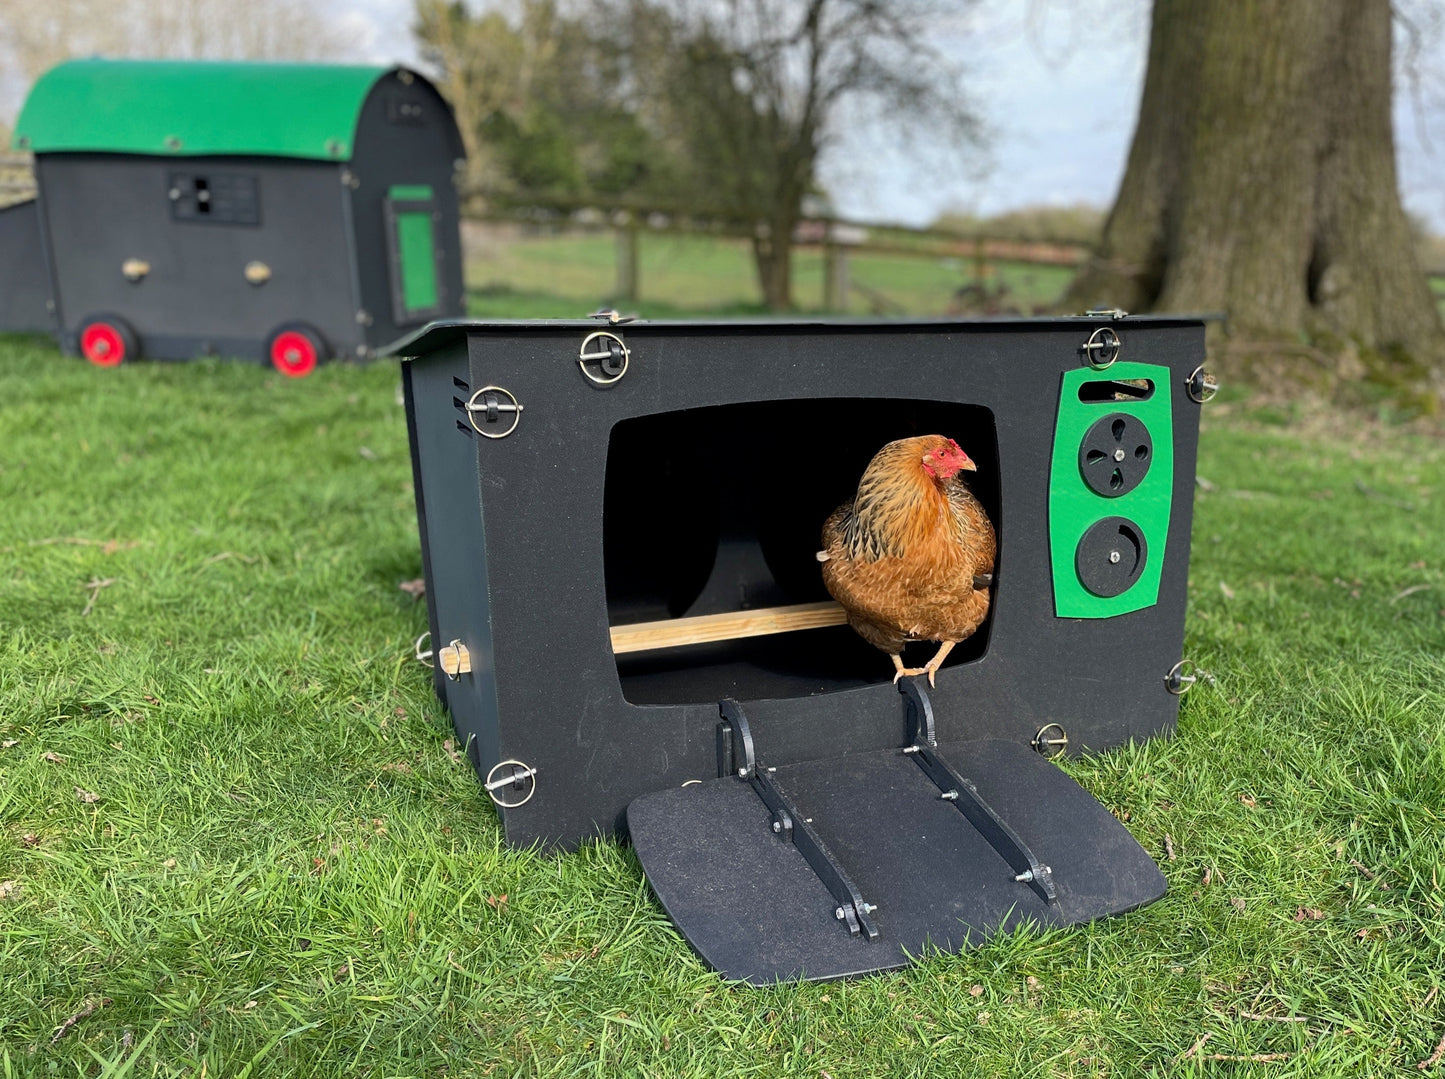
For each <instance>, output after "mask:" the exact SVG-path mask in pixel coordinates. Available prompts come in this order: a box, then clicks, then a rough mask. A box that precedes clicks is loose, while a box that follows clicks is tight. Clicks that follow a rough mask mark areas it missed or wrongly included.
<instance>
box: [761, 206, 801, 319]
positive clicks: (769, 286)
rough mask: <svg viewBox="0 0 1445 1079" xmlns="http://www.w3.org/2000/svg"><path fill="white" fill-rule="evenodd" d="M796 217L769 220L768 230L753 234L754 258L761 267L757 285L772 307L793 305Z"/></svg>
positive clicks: (770, 307) (778, 308) (769, 307)
mask: <svg viewBox="0 0 1445 1079" xmlns="http://www.w3.org/2000/svg"><path fill="white" fill-rule="evenodd" d="M796 224H797V222H796V221H794V220H787V221H780V220H777V219H774V220H773V221H771V222H769V224H768V227H767V229H766V231H765V232H762V233H759V234H758V235H757V236H754V237H753V261H754V262H755V263H756V264H757V268H758V286H759V287H760V288H761V289H762V291H763V303H764V304H766V305H767V308H768V310H769V311H791V310H792V308H793V227H794V225H796Z"/></svg>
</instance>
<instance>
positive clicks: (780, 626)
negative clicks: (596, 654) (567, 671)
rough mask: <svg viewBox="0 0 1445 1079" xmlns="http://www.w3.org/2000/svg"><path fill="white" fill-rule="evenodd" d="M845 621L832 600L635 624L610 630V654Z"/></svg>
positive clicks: (828, 624) (814, 626)
mask: <svg viewBox="0 0 1445 1079" xmlns="http://www.w3.org/2000/svg"><path fill="white" fill-rule="evenodd" d="M847 620H848V616H847V615H846V614H845V613H844V612H843V608H842V607H840V606H838V605H837V604H836V603H834V602H833V601H832V600H828V601H826V602H824V603H799V604H796V605H794V606H790V607H760V608H758V609H757V610H755V611H726V612H724V613H722V614H700V615H695V616H693V617H691V618H666V619H663V620H662V621H660V622H635V623H633V624H632V625H630V626H613V627H612V651H613V652H614V653H615V654H617V655H621V654H622V653H624V652H642V651H644V650H646V649H649V648H680V647H682V646H683V645H688V644H708V643H710V642H712V641H731V640H735V639H737V638H739V637H763V636H766V635H767V634H770V633H791V632H792V631H793V630H796V629H821V628H822V627H824V626H841V625H843V623H845V622H846V621H847Z"/></svg>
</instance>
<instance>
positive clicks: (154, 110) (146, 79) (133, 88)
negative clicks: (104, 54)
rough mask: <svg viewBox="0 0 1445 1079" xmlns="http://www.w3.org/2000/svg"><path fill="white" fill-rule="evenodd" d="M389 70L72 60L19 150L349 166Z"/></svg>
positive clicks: (52, 83) (25, 119) (50, 86)
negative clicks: (257, 157)
mask: <svg viewBox="0 0 1445 1079" xmlns="http://www.w3.org/2000/svg"><path fill="white" fill-rule="evenodd" d="M390 70H391V69H389V68H384V67H371V66H349V65H340V64H270V63H237V62H232V63H218V62H203V61H182V60H176V61H149V60H72V61H69V62H67V63H63V64H60V65H58V66H56V67H53V68H51V69H50V70H49V71H47V72H46V73H45V74H44V75H42V76H41V77H40V79H39V80H38V81H37V82H36V83H35V86H34V88H33V89H32V90H31V91H30V96H29V98H28V99H27V100H26V102H25V107H24V109H23V110H21V113H20V119H19V120H18V121H17V123H16V125H15V145H16V147H17V148H18V149H23V150H32V151H35V152H36V153H47V152H54V151H67V150H69V151H90V152H102V153H127V154H157V155H165V156H173V157H193V156H197V155H201V154H264V155H267V156H274V157H301V158H313V159H317V160H322V161H346V160H349V159H350V157H351V154H352V149H353V146H354V144H355V138H356V124H357V118H358V116H359V115H360V113H361V106H362V103H363V102H364V101H365V100H366V96H367V94H368V93H369V92H370V91H371V88H372V87H373V86H374V85H375V84H376V82H377V81H378V80H379V79H381V78H382V77H383V76H384V75H386V74H387V73H388V71H390Z"/></svg>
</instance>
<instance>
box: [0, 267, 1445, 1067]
mask: <svg viewBox="0 0 1445 1079" xmlns="http://www.w3.org/2000/svg"><path fill="white" fill-rule="evenodd" d="M519 287H520V286H519ZM529 287H536V288H540V285H537V286H529ZM397 387H398V379H397V375H396V371H395V369H394V368H393V367H391V366H390V365H387V364H378V365H375V366H371V367H367V368H354V367H341V366H332V367H326V368H323V369H322V370H321V371H319V372H318V373H317V375H315V376H314V377H312V378H310V379H309V380H306V381H304V382H290V381H287V380H285V379H282V378H280V377H279V376H276V375H273V374H271V373H269V372H267V371H264V370H260V369H257V368H256V367H252V366H248V365H241V364H225V363H219V362H205V363H197V364H177V365H168V364H161V363H138V364H135V365H131V366H127V367H124V368H121V369H118V370H116V371H106V372H102V371H96V370H93V369H90V368H89V367H87V366H86V365H85V364H83V363H81V362H80V361H78V360H73V359H64V358H61V357H60V356H58V355H57V353H56V352H55V350H54V348H53V347H52V346H51V345H50V344H49V343H48V342H44V341H40V340H38V339H26V338H14V337H11V338H0V505H3V507H4V513H3V516H0V1076H4V1077H6V1079H9V1077H11V1076H19V1075H44V1076H49V1075H61V1076H64V1075H101V1074H104V1075H115V1076H119V1075H135V1076H140V1075H160V1076H172V1075H186V1076H201V1075H205V1076H216V1077H222V1076H229V1077H247V1076H261V1075H276V1076H289V1075H337V1076H341V1075H347V1076H351V1075H360V1076H374V1077H382V1076H388V1077H389V1076H441V1075H444V1074H445V1075H448V1076H453V1075H455V1076H461V1075H498V1076H570V1075H594V1076H622V1075H629V1076H630V1075H638V1076H721V1075H743V1074H748V1075H757V1076H774V1075H779V1076H808V1077H812V1079H818V1077H820V1076H832V1077H836V1079H843V1077H845V1076H847V1077H852V1076H882V1075H888V1076H900V1077H905V1076H931V1075H938V1076H958V1075H968V1076H971V1075H979V1076H993V1075H998V1076H1119V1075H1135V1074H1154V1075H1166V1074H1170V1075H1172V1074H1211V1075H1214V1074H1218V1075H1224V1074H1227V1075H1231V1076H1243V1075H1259V1076H1310V1077H1317V1076H1331V1075H1346V1074H1348V1075H1354V1074H1364V1075H1400V1076H1403V1075H1412V1076H1414V1075H1420V1074H1421V1072H1420V1071H1417V1069H1416V1064H1417V1063H1418V1062H1422V1061H1426V1060H1427V1059H1429V1058H1430V1057H1431V1055H1432V1053H1433V1052H1434V1051H1435V1048H1436V1046H1437V1044H1438V1043H1439V1042H1440V1041H1441V1037H1442V1035H1445V992H1442V988H1441V983H1442V982H1445V917H1442V905H1445V880H1442V877H1445V739H1442V716H1445V612H1442V608H1445V541H1442V538H1441V537H1442V536H1445V442H1442V441H1441V440H1440V439H1439V438H1435V437H1431V436H1427V435H1421V434H1411V433H1407V432H1405V431H1403V430H1401V429H1398V428H1391V427H1388V426H1385V425H1382V424H1358V423H1356V421H1354V420H1353V419H1348V420H1345V419H1338V418H1335V419H1331V418H1328V417H1326V418H1324V419H1318V418H1312V417H1309V416H1294V415H1290V414H1287V413H1285V412H1282V411H1280V410H1278V409H1275V410H1263V409H1251V408H1249V407H1247V405H1246V403H1244V402H1242V401H1240V400H1238V399H1236V400H1233V401H1229V400H1226V399H1224V398H1221V400H1219V401H1216V402H1215V403H1214V404H1212V405H1211V406H1209V408H1208V409H1206V411H1205V417H1206V427H1205V431H1204V434H1203V443H1202V447H1201V463H1200V473H1201V475H1202V477H1203V478H1204V479H1205V480H1207V481H1208V482H1207V485H1204V486H1201V488H1200V490H1199V493H1198V495H1197V499H1196V507H1195V513H1196V516H1195V527H1194V557H1193V563H1192V570H1191V582H1190V612H1189V622H1188V636H1187V654H1188V655H1189V656H1190V657H1191V658H1193V659H1194V660H1195V661H1196V662H1198V663H1199V664H1200V665H1201V666H1203V667H1204V668H1206V669H1207V670H1209V671H1210V672H1213V675H1214V677H1215V681H1214V683H1213V684H1201V685H1199V686H1198V687H1196V688H1195V689H1194V690H1193V691H1192V692H1191V693H1190V694H1189V695H1188V696H1186V697H1185V698H1184V702H1183V711H1182V716H1181V721H1180V730H1179V736H1178V737H1177V738H1175V739H1173V740H1170V741H1163V740H1156V741H1153V742H1151V743H1148V744H1145V745H1140V746H1135V747H1129V748H1125V749H1120V750H1118V751H1115V752H1111V753H1108V754H1104V755H1102V756H1098V757H1095V758H1091V759H1087V760H1074V761H1071V762H1069V763H1068V764H1067V768H1068V770H1069V771H1070V772H1071V773H1072V774H1073V775H1074V776H1076V777H1077V778H1078V779H1079V780H1080V782H1082V783H1083V784H1084V785H1085V787H1087V788H1088V789H1089V790H1090V791H1091V792H1093V793H1094V794H1095V795H1096V796H1097V797H1098V798H1100V799H1101V800H1102V801H1103V802H1104V803H1105V804H1106V805H1108V806H1109V807H1110V808H1111V809H1113V810H1114V811H1115V812H1116V813H1118V814H1119V815H1120V816H1121V817H1122V818H1123V819H1124V820H1125V821H1127V823H1128V826H1129V827H1130V829H1131V830H1132V831H1133V833H1134V834H1135V836H1137V837H1138V839H1139V840H1140V842H1142V843H1143V844H1144V846H1145V847H1146V849H1148V850H1149V851H1150V852H1151V853H1152V854H1153V855H1154V856H1155V857H1156V859H1157V860H1158V861H1159V862H1160V864H1161V866H1162V868H1163V869H1164V871H1165V873H1166V875H1167V876H1168V878H1169V885H1170V891H1169V894H1168V895H1167V896H1166V897H1165V898H1164V899H1163V900H1161V901H1160V902H1158V903H1156V904H1154V905H1153V906H1150V907H1148V908H1145V909H1144V910H1141V911H1137V912H1135V913H1132V914H1130V915H1127V916H1124V917H1120V918H1115V919H1110V920H1107V921H1104V922H1100V923H1097V924H1094V925H1090V926H1086V927H1081V928H1077V929H1072V930H1068V931H1053V932H1044V933H1021V934H1018V935H1016V936H1013V937H1010V938H1008V939H1002V940H997V941H995V942H993V943H991V944H989V945H987V946H986V947H984V948H982V949H980V950H978V951H975V952H971V953H969V954H965V955H957V956H943V955H934V956H931V957H928V958H926V960H925V961H924V962H922V963H920V964H918V965H917V966H914V967H912V968H910V969H908V970H906V971H903V972H899V973H893V974H887V975H882V976H877V977H870V978H865V979H861V980H858V981H853V982H847V983H834V984H827V985H806V984H805V985H797V984H790V985H780V986H777V987H774V988H770V989H765V990H756V989H747V988H739V987H735V986H730V985H727V984H724V983H722V982H720V981H719V980H718V979H717V978H716V977H715V976H714V975H712V974H710V973H708V972H707V971H706V970H704V969H703V968H702V966H701V965H700V964H699V962H698V961H697V960H696V959H695V958H694V957H693V956H692V954H691V953H690V952H689V950H688V948H687V946H686V945H685V944H684V942H683V941H682V940H681V938H680V937H679V936H678V935H677V933H676V932H675V931H674V930H673V929H672V928H671V927H670V925H669V923H668V921H667V919H666V918H665V917H664V916H663V914H662V912H661V910H660V909H659V908H658V907H657V905H656V904H655V903H654V902H653V900H652V898H651V897H650V895H649V893H648V889H647V885H646V883H645V881H644V880H643V878H642V876H641V874H640V872H639V870H638V866H637V863H636V861H635V859H634V858H633V856H632V854H631V852H630V851H629V850H627V849H625V848H620V847H618V846H616V845H614V844H612V843H600V844H595V845H591V846H588V847H586V848H584V849H583V850H581V851H580V852H578V853H575V854H570V855H565V856H547V855H540V854H537V853H535V852H530V851H518V850H512V849H508V848H507V847H505V846H504V845H503V843H502V841H501V838H500V835H499V830H498V827H497V822H496V818H495V815H494V813H493V811H492V810H491V808H490V804H489V803H488V801H487V799H486V798H485V796H484V795H483V794H482V792H481V791H480V790H479V787H478V783H477V781H476V779H475V777H474V776H473V774H472V772H471V771H470V769H469V768H468V767H467V766H466V765H465V763H457V762H456V761H455V760H454V759H453V755H452V753H451V751H450V749H451V747H450V746H449V745H448V742H447V739H448V738H449V727H448V723H447V719H446V717H445V715H444V713H443V712H442V710H441V708H440V706H439V704H438V703H437V701H436V700H435V699H434V698H433V696H432V693H431V687H430V679H429V673H428V672H427V671H425V670H424V669H423V668H421V667H419V666H418V665H417V664H416V663H414V662H413V661H412V660H411V658H410V655H411V641H412V639H413V638H415V637H416V636H417V635H418V634H419V633H421V632H422V630H423V629H424V628H425V614H424V610H423V608H422V607H421V606H419V605H417V604H415V603H414V602H413V601H412V600H411V598H410V597H409V596H407V595H406V594H405V593H403V592H402V591H400V590H399V589H398V587H397V585H398V583H399V582H401V581H403V580H407V579H409V578H413V577H417V576H419V575H420V555H419V550H418V545H417V537H416V526H415V518H414V515H413V508H412V492H411V472H410V466H409V462H408V454H407V441H406V432H405V424H404V420H403V416H402V410H401V408H400V407H399V405H398V402H397ZM1256 1056H1257V1057H1258V1059H1257V1060H1253V1061H1251V1060H1249V1059H1248V1058H1251V1057H1256ZM1215 1057H1220V1058H1228V1059H1214V1058H1215ZM1426 1074H1445V1064H1441V1065H1431V1068H1430V1069H1429V1070H1428V1071H1427V1072H1426Z"/></svg>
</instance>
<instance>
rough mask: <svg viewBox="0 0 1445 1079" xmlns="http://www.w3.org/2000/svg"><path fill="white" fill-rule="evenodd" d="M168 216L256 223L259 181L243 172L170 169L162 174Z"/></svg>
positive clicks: (218, 222) (205, 221) (203, 221)
mask: <svg viewBox="0 0 1445 1079" xmlns="http://www.w3.org/2000/svg"><path fill="white" fill-rule="evenodd" d="M166 197H167V198H168V199H169V200H170V204H171V220H173V221H186V222H191V223H196V224H207V225H251V226H254V225H259V224H260V223H261V198H260V181H259V180H258V178H257V177H255V176H254V175H250V174H246V173H229V172H226V173H207V174H206V175H204V176H198V175H196V174H195V173H191V172H173V173H171V174H170V175H169V176H168V177H167V178H166Z"/></svg>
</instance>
